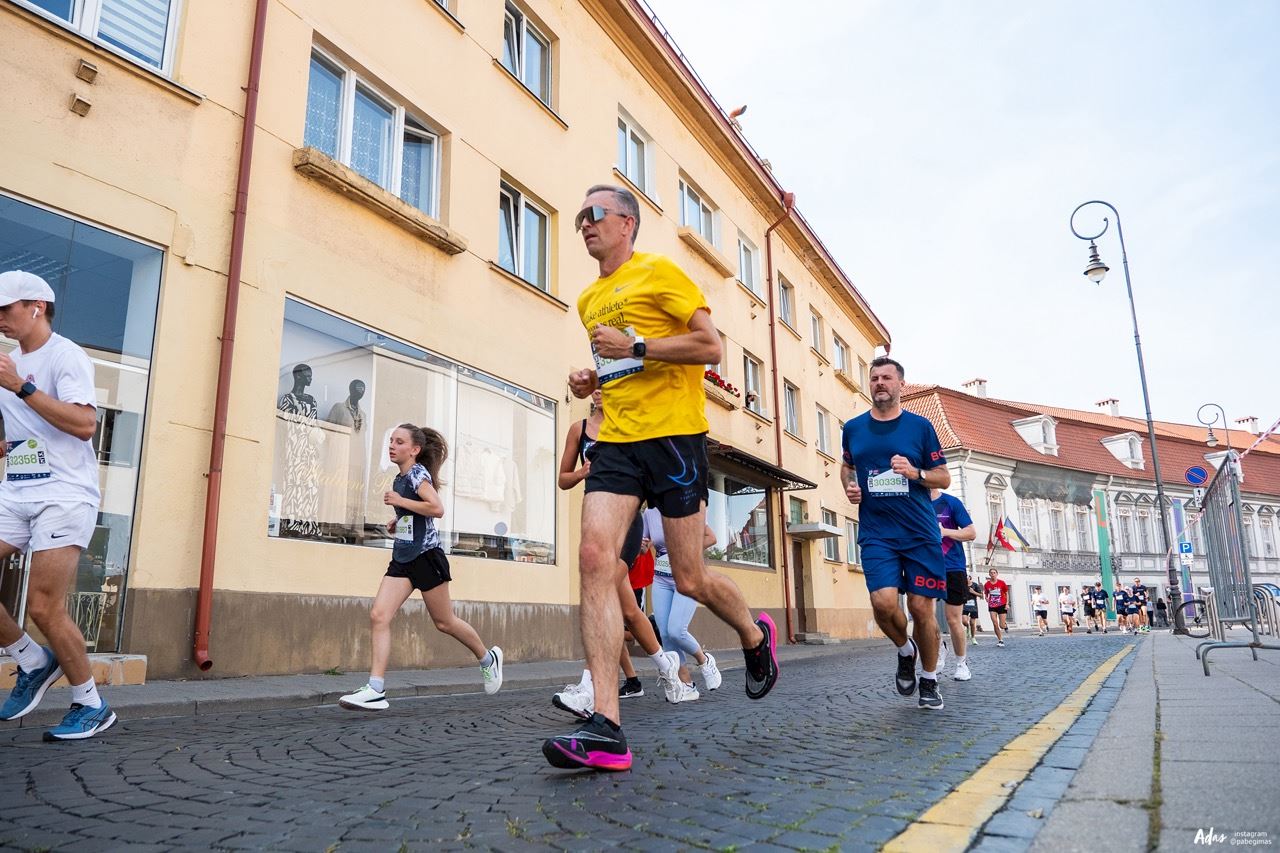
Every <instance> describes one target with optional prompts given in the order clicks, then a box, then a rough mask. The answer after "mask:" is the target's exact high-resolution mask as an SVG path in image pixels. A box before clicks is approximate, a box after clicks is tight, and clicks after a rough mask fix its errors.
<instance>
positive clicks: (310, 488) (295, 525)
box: [276, 364, 324, 538]
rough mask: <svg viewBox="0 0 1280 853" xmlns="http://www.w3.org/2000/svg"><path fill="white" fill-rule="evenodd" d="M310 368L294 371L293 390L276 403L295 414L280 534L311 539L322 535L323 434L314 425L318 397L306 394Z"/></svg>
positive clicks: (288, 438)
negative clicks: (321, 474) (321, 482)
mask: <svg viewBox="0 0 1280 853" xmlns="http://www.w3.org/2000/svg"><path fill="white" fill-rule="evenodd" d="M310 384H311V366H310V365H308V364H298V365H295V366H294V368H293V390H291V391H290V392H289V393H288V394H285V395H284V396H283V397H281V398H280V399H279V400H278V401H277V402H276V408H277V409H279V410H280V411H281V412H283V413H285V414H288V415H293V416H294V417H292V418H290V419H289V423H288V424H287V427H286V433H285V434H286V440H285V475H284V504H283V506H282V508H281V510H280V516H281V519H282V521H281V524H280V532H281V533H282V534H284V535H286V536H298V537H304V538H312V537H315V536H318V535H319V534H320V521H319V517H318V516H319V514H320V482H319V480H320V448H319V445H318V442H319V441H322V440H323V439H324V434H323V433H321V432H320V429H319V428H318V427H317V426H316V425H315V420H316V417H317V415H318V414H319V412H318V410H317V408H316V398H315V397H312V396H311V395H310V394H308V393H307V386H308V385H310Z"/></svg>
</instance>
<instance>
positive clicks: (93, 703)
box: [71, 678, 102, 708]
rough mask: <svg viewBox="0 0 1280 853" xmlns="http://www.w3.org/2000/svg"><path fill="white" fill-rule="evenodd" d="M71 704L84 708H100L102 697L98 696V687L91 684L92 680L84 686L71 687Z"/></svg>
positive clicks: (75, 685)
mask: <svg viewBox="0 0 1280 853" xmlns="http://www.w3.org/2000/svg"><path fill="white" fill-rule="evenodd" d="M71 704H72V705H75V704H80V705H84V706H85V707H86V708H101V707H102V697H101V696H99V695H98V685H96V684H94V683H93V679H92V678H90V679H89V680H88V681H86V682H85V683H84V684H74V685H72V687H71Z"/></svg>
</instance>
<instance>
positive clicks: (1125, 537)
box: [1116, 504, 1137, 553]
mask: <svg viewBox="0 0 1280 853" xmlns="http://www.w3.org/2000/svg"><path fill="white" fill-rule="evenodd" d="M1116 520H1117V521H1119V522H1120V524H1119V528H1118V530H1117V532H1118V534H1119V536H1118V538H1117V541H1116V550H1117V551H1124V552H1125V553H1132V552H1133V551H1134V550H1136V548H1135V545H1136V543H1137V539H1135V538H1134V535H1133V508H1132V507H1131V506H1129V505H1127V504H1117V506H1116Z"/></svg>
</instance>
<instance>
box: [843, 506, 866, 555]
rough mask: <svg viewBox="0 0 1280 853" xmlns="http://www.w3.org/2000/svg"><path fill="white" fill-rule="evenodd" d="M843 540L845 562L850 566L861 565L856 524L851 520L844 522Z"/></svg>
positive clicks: (847, 519) (860, 550)
mask: <svg viewBox="0 0 1280 853" xmlns="http://www.w3.org/2000/svg"><path fill="white" fill-rule="evenodd" d="M844 539H845V542H844V553H845V561H846V562H848V563H849V565H851V566H860V565H862V549H861V548H859V547H858V522H856V521H854V520H853V519H852V518H846V519H845V520H844Z"/></svg>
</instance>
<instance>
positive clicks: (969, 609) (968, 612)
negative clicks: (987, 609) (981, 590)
mask: <svg viewBox="0 0 1280 853" xmlns="http://www.w3.org/2000/svg"><path fill="white" fill-rule="evenodd" d="M960 615H961V616H968V617H970V618H972V619H977V618H978V605H977V604H975V603H973V602H968V603H966V604H965V606H964V609H963V610H961V611H960Z"/></svg>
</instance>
